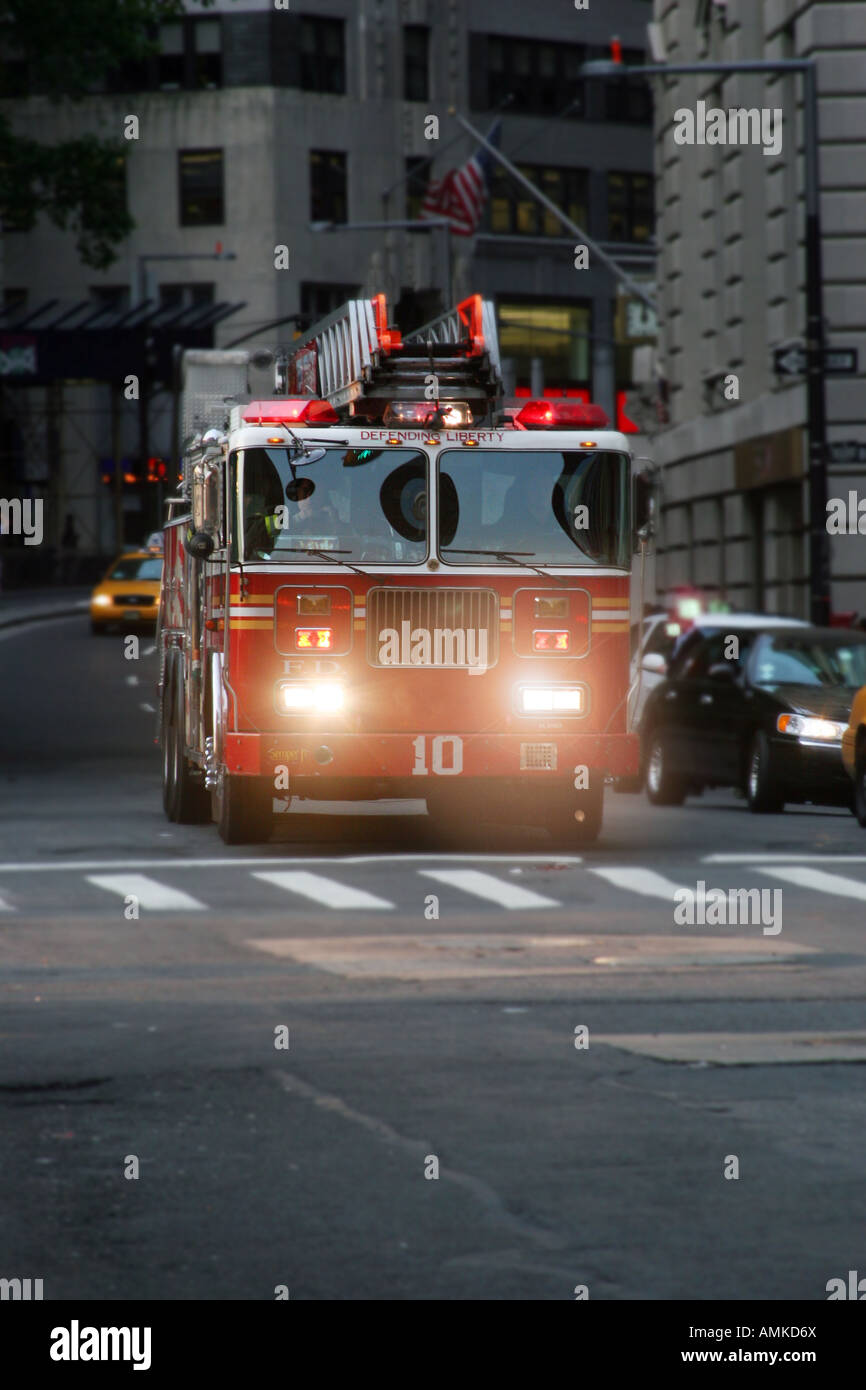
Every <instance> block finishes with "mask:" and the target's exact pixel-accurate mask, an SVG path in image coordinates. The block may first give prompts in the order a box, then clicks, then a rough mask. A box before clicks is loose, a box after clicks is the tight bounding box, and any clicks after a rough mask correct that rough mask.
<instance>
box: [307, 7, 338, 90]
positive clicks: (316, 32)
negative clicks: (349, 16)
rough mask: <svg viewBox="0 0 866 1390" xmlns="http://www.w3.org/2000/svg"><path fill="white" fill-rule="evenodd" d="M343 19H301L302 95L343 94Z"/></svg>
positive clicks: (308, 17) (309, 17) (309, 16)
mask: <svg viewBox="0 0 866 1390" xmlns="http://www.w3.org/2000/svg"><path fill="white" fill-rule="evenodd" d="M343 31H344V26H343V21H342V19H314V18H313V17H312V16H311V15H302V16H301V86H302V87H303V89H304V91H305V92H337V93H341V92H345V90H346V53H345V40H344V37H343Z"/></svg>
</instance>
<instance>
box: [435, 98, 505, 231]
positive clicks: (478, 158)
mask: <svg viewBox="0 0 866 1390" xmlns="http://www.w3.org/2000/svg"><path fill="white" fill-rule="evenodd" d="M501 135H502V122H501V121H497V122H496V123H495V125H493V126H492V127H491V129H490V131H489V132H488V135H487V139H488V140H489V141H490V143H491V145H498V144H499V140H500V137H501ZM493 164H494V159H493V156H492V155H491V154H490V153H489V151H488V150H486V149H485V148H484V146H483V145H481V146H479V148H478V150H477V151H476V153H475V154H474V155H472V157H471V159H468V160H467V161H466V163H465V164H463V165H462V166H461V167H460V168H459V169H449V171H448V173H447V174H446V175H445V177H444V178H442V179H431V180H430V182H429V183H428V185H427V191H426V193H425V194H424V201H423V203H422V204H421V212H420V214H419V216H420V219H421V221H422V222H426V221H428V220H429V219H430V218H431V217H447V219H448V223H449V229H450V230H451V231H452V232H453V233H454V235H455V236H474V235H475V233H476V232H477V231H478V227H479V224H480V222H481V214H482V212H483V211H484V204H485V203H486V202H487V192H488V185H489V182H490V174H491V171H492V169H493Z"/></svg>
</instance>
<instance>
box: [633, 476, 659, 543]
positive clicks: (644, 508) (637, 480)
mask: <svg viewBox="0 0 866 1390" xmlns="http://www.w3.org/2000/svg"><path fill="white" fill-rule="evenodd" d="M654 530H655V485H654V483H653V480H652V477H651V475H650V474H649V473H635V475H634V533H635V536H636V537H637V539H638V540H642V541H643V540H649V538H650V536H651V535H652V534H653V531H654Z"/></svg>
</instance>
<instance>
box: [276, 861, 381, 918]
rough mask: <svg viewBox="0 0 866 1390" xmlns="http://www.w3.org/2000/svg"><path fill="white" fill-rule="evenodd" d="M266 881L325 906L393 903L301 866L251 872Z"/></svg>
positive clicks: (371, 905)
mask: <svg viewBox="0 0 866 1390" xmlns="http://www.w3.org/2000/svg"><path fill="white" fill-rule="evenodd" d="M252 877H253V878H260V879H262V880H264V882H265V883H273V884H275V885H276V887H277V888H286V889H287V890H288V891H289V892H290V893H300V894H301V896H302V897H304V898H311V899H312V900H313V902H316V903H322V904H323V905H324V906H325V907H378V908H392V907H393V906H394V904H393V903H391V902H388V901H387V899H386V898H377V897H376V895H375V893H367V892H365V891H364V889H363V888H350V887H348V886H347V885H346V884H345V883H338V882H337V880H336V879H335V878H326V877H325V875H324V874H310V873H306V872H305V871H304V870H302V869H291V870H280V871H277V872H274V873H261V872H258V873H254V874H253V875H252Z"/></svg>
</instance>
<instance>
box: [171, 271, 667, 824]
mask: <svg viewBox="0 0 866 1390" xmlns="http://www.w3.org/2000/svg"><path fill="white" fill-rule="evenodd" d="M246 371H247V358H246V354H244V353H238V352H235V353H226V352H223V353H219V352H217V353H211V354H208V353H196V352H193V353H187V354H185V361H184V372H185V376H186V382H185V387H184V391H183V394H182V401H183V407H182V408H183V413H184V418H183V428H184V429H185V430H189V431H190V436H191V437H190V438H189V440H188V443H187V447H186V448H185V449H184V451H183V473H182V485H181V491H180V495H179V496H178V497H176V498H174V499H173V500H172V501H171V502H170V503H169V504H168V508H169V512H168V521H167V524H166V528H165V566H164V573H163V591H162V603H161V609H160V635H159V650H160V678H159V696H160V704H159V708H160V742H161V746H162V751H163V791H164V805H165V810H166V813H167V815H168V816H169V818H170V819H172V820H174V821H183V822H191V821H206V820H209V819H211V818H212V819H213V820H215V821H216V823H217V826H218V828H219V833H220V835H221V837H222V839H223V840H224V841H225V842H226V843H229V844H234V843H240V842H252V841H257V840H264V839H267V838H268V836H269V835H270V833H271V830H272V828H273V817H274V799H275V798H279V799H281V801H282V804H285V802H286V799H287V798H294V797H299V798H314V799H328V800H332V799H339V800H346V799H348V800H351V799H357V798H362V799H369V798H377V797H382V796H388V797H424V798H426V800H427V804H428V809H429V810H430V812H431V814H433V815H434V816H441V817H443V818H445V819H446V820H447V822H448V823H449V824H453V823H454V820H455V818H459V817H461V816H463V817H466V818H472V819H477V818H478V817H479V815H481V816H483V818H485V819H487V818H496V817H497V816H498V817H503V816H504V817H506V818H511V819H513V820H515V821H520V822H526V823H530V824H541V823H543V824H545V825H546V826H547V827H548V829H549V830H551V831H552V832H553V834H554V836H555V837H556V838H557V839H558V840H564V841H565V843H566V845H577V844H580V843H586V842H589V841H591V840H592V839H594V838H595V836H596V835H597V834H598V831H599V828H600V825H601V817H602V802H603V793H604V784H605V780H606V779H607V780H610V779H612V778H614V777H620V776H628V775H629V774H633V773H635V772H637V768H638V748H637V742H636V739H635V737H634V736H633V735H631V734H629V733H628V731H627V726H626V700H627V694H628V688H629V622H630V616H631V609H632V602H633V606H634V618H635V619H636V618H637V616H638V615H639V613H640V601H641V600H640V596H639V595H637V594H635V595H634V601H633V600H632V593H631V569H632V560H633V556H634V555H635V554H636V553H638V552H639V551H640V550H641V548H642V547H643V546H644V545H645V543H646V535H647V533H648V529H649V528H648V525H647V522H648V511H649V501H648V490H647V487H646V484H645V481H644V475H639V474H638V473H637V472H636V471H635V466H634V460H633V458H632V456H631V454H630V451H629V440H628V437H627V436H626V435H623V434H620V433H617V432H615V431H612V430H610V429H609V428H608V421H607V417H606V416H605V415H604V412H603V411H602V410H601V409H600V408H599V407H598V406H594V405H587V404H585V403H576V402H575V401H573V400H569V399H568V398H564V397H563V398H558V399H544V400H530V401H516V402H515V401H512V402H510V403H509V402H507V401H505V400H503V398H502V386H501V376H500V364H499V353H498V343H497V336H496V324H495V316H494V310H493V305H492V304H491V303H490V302H488V301H485V300H482V298H481V297H480V296H478V295H474V296H472V297H471V298H469V299H467V300H465V301H464V302H462V303H461V304H459V305H457V306H456V307H455V308H454V309H453V310H452V311H450V312H448V313H446V314H444V315H443V316H442V317H441V318H439V319H437V320H435V321H434V322H433V323H431V324H427V325H425V326H424V327H423V328H421V329H418V330H416V331H414V332H412V333H407V334H406V336H405V338H403V337H401V334H400V332H399V331H398V330H397V329H396V328H394V327H393V326H391V325H389V324H388V321H387V310H386V305H385V297H384V295H377V296H376V297H374V298H373V299H369V300H362V299H359V300H352V301H350V302H349V303H348V304H346V305H345V306H343V308H342V309H340V310H338V311H336V312H335V313H334V314H332V315H330V316H329V317H328V318H326V319H324V320H323V321H322V322H321V323H319V324H317V325H316V326H315V327H314V328H313V329H312V330H311V331H310V332H309V333H308V334H307V335H306V336H305V337H304V338H302V339H301V340H299V341H298V342H297V343H296V344H294V345H293V349H292V352H291V354H288V353H286V354H283V355H282V356H279V355H278V356H277V359H276V388H275V390H274V393H273V395H272V397H271V398H270V399H267V400H264V399H258V400H250V399H249V397H248V395H247V396H245V395H244V389H245V385H246ZM227 397H229V398H234V401H235V403H234V404H232V403H231V400H229V401H228V403H227V401H226V398H227ZM279 804H280V802H279V801H278V803H277V809H278V808H279Z"/></svg>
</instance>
